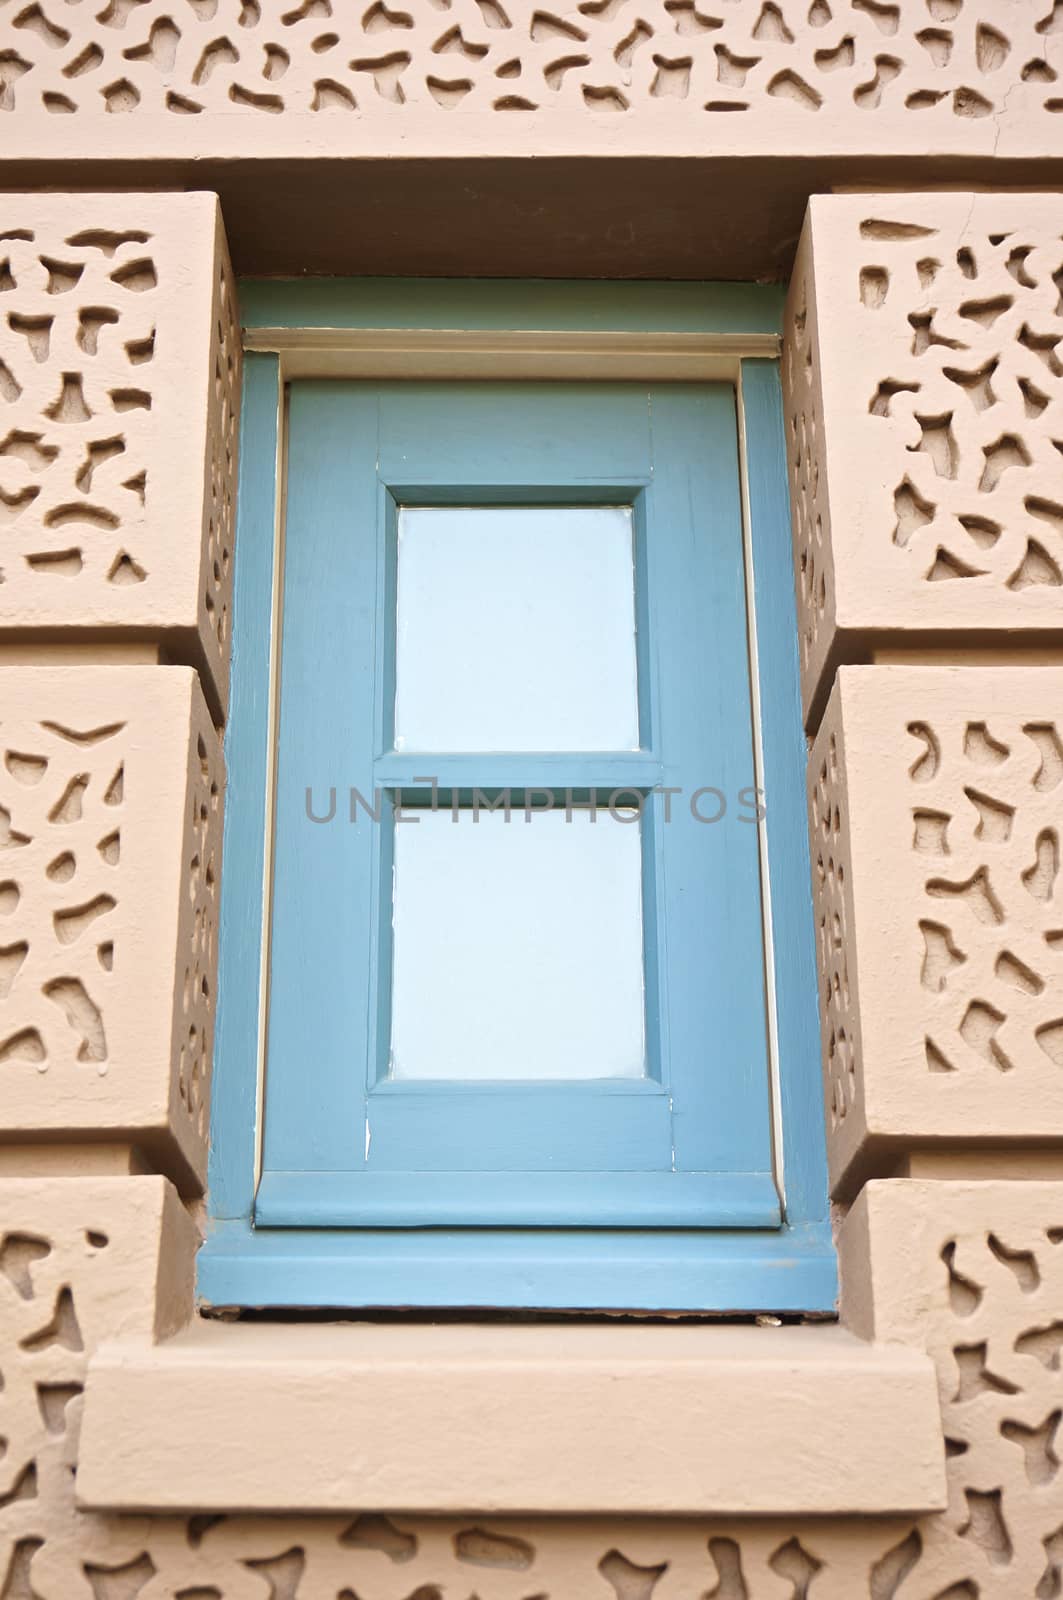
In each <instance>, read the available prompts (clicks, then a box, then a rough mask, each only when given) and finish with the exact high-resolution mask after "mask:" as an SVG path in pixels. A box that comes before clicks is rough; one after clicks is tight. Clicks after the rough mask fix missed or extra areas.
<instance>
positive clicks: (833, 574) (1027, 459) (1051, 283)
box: [785, 194, 1063, 711]
mask: <svg viewBox="0 0 1063 1600" xmlns="http://www.w3.org/2000/svg"><path fill="white" fill-rule="evenodd" d="M1061 284H1063V196H1060V195H1046V194H978V195H972V194H874V195H821V196H815V197H814V198H813V199H812V201H811V202H810V205H809V212H808V218H807V221H806V224H805V230H804V234H803V237H802V241H801V246H800V249H799V253H798V261H797V266H796V269H795V273H794V278H793V282H792V285H791V290H790V298H789V302H788V307H787V319H786V327H787V338H786V360H785V380H786V407H787V434H788V440H789V450H790V469H791V490H792V495H793V509H794V537H795V542H796V555H797V562H798V600H799V612H800V629H801V655H802V672H803V678H804V696H805V704H806V709H808V710H809V711H811V710H812V709H813V707H814V705H815V703H816V701H817V698H818V696H819V695H820V694H822V693H825V690H826V685H827V683H828V682H829V670H830V667H831V666H832V664H833V663H835V662H836V661H839V660H846V659H848V660H854V659H860V658H861V657H863V658H864V659H867V653H868V651H869V650H870V649H873V648H875V646H876V645H883V644H892V645H896V644H903V643H915V644H925V643H926V642H927V641H928V640H930V639H933V640H934V641H936V642H938V643H940V642H942V640H947V639H948V638H949V637H950V636H951V637H953V638H955V639H957V640H962V641H965V642H969V641H970V640H971V639H972V638H977V639H979V640H981V641H982V642H983V643H985V642H989V643H993V642H1000V641H1002V640H1004V639H1008V638H1013V637H1014V635H1015V634H1016V633H1017V632H1020V633H1022V634H1024V635H1025V637H1026V638H1027V639H1028V640H1030V641H1032V642H1036V641H1037V640H1039V639H1048V638H1049V637H1051V636H1056V637H1058V631H1059V627H1060V618H1061V616H1063V358H1061V356H1060V353H1059V348H1060V341H1061V340H1063V294H1061V288H1060V285H1061Z"/></svg>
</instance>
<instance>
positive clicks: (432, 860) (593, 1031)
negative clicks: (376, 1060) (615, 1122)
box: [390, 807, 646, 1081]
mask: <svg viewBox="0 0 1063 1600" xmlns="http://www.w3.org/2000/svg"><path fill="white" fill-rule="evenodd" d="M402 815H403V817H404V818H407V819H412V818H413V817H416V819H417V820H416V821H413V820H406V821H397V822H396V827H395V879H394V895H395V903H394V954H393V971H392V1018H391V1058H390V1075H391V1077H392V1078H398V1079H412V1078H459V1079H472V1080H476V1081H483V1080H485V1079H492V1078H503V1079H514V1078H520V1079H538V1080H547V1079H549V1080H557V1079H564V1078H569V1079H572V1078H584V1079H585V1078H637V1077H641V1076H643V1074H644V1073H645V1070H646V1047H645V1023H644V1013H645V1005H644V994H643V989H644V984H643V946H642V846H641V839H640V833H641V825H640V823H639V820H638V817H637V814H636V813H634V812H617V813H616V814H615V815H614V814H613V813H611V812H609V811H607V810H602V809H599V810H596V811H593V810H590V809H588V808H580V807H577V808H574V809H573V810H572V811H571V814H570V815H566V813H565V811H564V810H563V809H559V810H556V811H538V812H533V813H532V814H531V818H530V820H526V819H525V815H524V813H523V811H522V810H521V809H520V808H519V807H517V808H515V809H514V810H513V812H512V815H511V817H510V818H509V820H507V818H506V816H505V814H504V813H503V812H502V811H494V812H489V811H486V810H480V811H479V813H478V815H475V816H474V813H473V811H472V810H471V809H463V810H461V811H459V812H458V813H457V818H458V820H457V821H455V820H454V818H453V816H452V814H451V812H450V811H449V810H446V809H443V810H439V811H434V812H433V811H429V810H423V811H417V812H411V811H409V810H407V811H404V812H403V813H402ZM621 817H622V818H623V819H624V820H618V818H621Z"/></svg>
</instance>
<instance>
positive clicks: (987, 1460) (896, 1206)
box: [840, 1181, 1063, 1600]
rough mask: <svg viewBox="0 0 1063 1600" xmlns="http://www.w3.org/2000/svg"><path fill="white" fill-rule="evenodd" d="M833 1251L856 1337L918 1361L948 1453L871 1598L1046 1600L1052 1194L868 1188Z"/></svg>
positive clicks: (1056, 1334)
mask: <svg viewBox="0 0 1063 1600" xmlns="http://www.w3.org/2000/svg"><path fill="white" fill-rule="evenodd" d="M840 1251H841V1266H842V1281H843V1284H846V1285H847V1288H846V1289H845V1295H846V1303H847V1306H848V1312H847V1315H848V1317H849V1319H850V1321H851V1322H852V1323H853V1324H854V1326H855V1327H856V1329H857V1331H858V1332H860V1333H861V1334H863V1335H865V1336H866V1337H869V1338H870V1337H874V1338H876V1339H881V1340H885V1341H901V1342H903V1343H905V1344H915V1345H918V1346H919V1348H920V1349H925V1350H926V1351H927V1352H928V1354H929V1355H930V1356H931V1357H932V1359H933V1361H934V1363H935V1365H936V1367H937V1370H938V1383H939V1390H940V1395H941V1415H942V1422H943V1425H944V1430H945V1440H946V1448H947V1450H948V1456H949V1460H948V1479H949V1507H948V1510H947V1511H946V1512H945V1513H944V1515H942V1516H938V1517H927V1518H924V1520H923V1521H922V1522H921V1523H920V1524H919V1525H918V1527H917V1528H913V1529H912V1530H911V1532H910V1534H909V1536H908V1538H907V1540H906V1541H905V1542H904V1544H903V1545H902V1546H901V1547H900V1552H899V1553H900V1554H901V1555H903V1557H904V1560H903V1562H900V1563H898V1565H900V1566H903V1567H904V1570H905V1571H913V1569H914V1572H913V1579H912V1583H911V1584H910V1585H909V1584H906V1585H905V1586H904V1587H903V1588H900V1589H899V1590H896V1589H892V1588H889V1587H885V1588H883V1589H881V1590H880V1591H879V1592H880V1593H881V1594H883V1595H886V1596H889V1597H890V1600H892V1596H893V1595H894V1594H898V1593H899V1595H904V1594H911V1595H912V1596H913V1597H918V1600H924V1597H930V1596H933V1597H934V1600H944V1597H945V1596H949V1597H953V1596H955V1600H968V1597H971V1600H973V1597H979V1600H1018V1597H1019V1596H1020V1595H1021V1596H1027V1595H1029V1596H1030V1597H1031V1600H1048V1597H1051V1596H1053V1595H1058V1594H1060V1592H1061V1591H1063V1471H1061V1468H1060V1458H1059V1447H1060V1442H1061V1441H1060V1420H1061V1406H1060V1399H1061V1385H1060V1370H1061V1367H1060V1361H1061V1354H1063V1183H1039V1182H1016V1183H979V1182H977V1181H969V1182H962V1183H953V1182H948V1183H942V1182H930V1183H921V1182H905V1181H890V1182H872V1183H869V1184H868V1185H867V1186H866V1187H865V1188H864V1190H863V1191H862V1193H861V1194H860V1197H859V1199H858V1200H857V1201H856V1203H855V1205H854V1206H853V1209H852V1211H851V1213H850V1215H849V1216H848V1218H847V1219H846V1222H845V1224H844V1226H843V1228H842V1233H841V1239H840ZM855 1592H856V1591H854V1593H855ZM874 1592H875V1591H874V1590H872V1593H874Z"/></svg>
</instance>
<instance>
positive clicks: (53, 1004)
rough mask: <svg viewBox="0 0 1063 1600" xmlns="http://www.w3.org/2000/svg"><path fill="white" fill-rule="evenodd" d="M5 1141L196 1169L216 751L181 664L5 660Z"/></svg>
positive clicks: (0, 847)
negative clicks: (100, 1142) (102, 1145)
mask: <svg viewBox="0 0 1063 1600" xmlns="http://www.w3.org/2000/svg"><path fill="white" fill-rule="evenodd" d="M0 706H2V707H3V708H4V716H3V719H2V721H0V763H2V765H0V1072H2V1075H3V1085H4V1088H3V1098H2V1100H0V1140H11V1139H24V1138H26V1137H27V1136H30V1135H32V1136H35V1137H40V1138H50V1139H62V1138H67V1139H71V1138H78V1137H87V1136H94V1137H100V1136H103V1135H110V1136H111V1137H112V1138H115V1139H117V1138H128V1139H129V1140H131V1141H133V1142H135V1143H138V1144H143V1145H145V1146H148V1147H150V1149H151V1150H152V1153H153V1155H154V1156H155V1157H156V1158H157V1159H161V1160H163V1161H165V1163H166V1165H167V1168H168V1170H170V1171H172V1172H173V1174H174V1176H175V1177H176V1178H177V1179H178V1181H179V1182H180V1183H181V1184H182V1185H184V1186H187V1187H189V1188H191V1189H195V1188H196V1187H198V1185H199V1184H200V1183H201V1181H202V1178H203V1175H204V1171H205V1162H206V1143H207V1111H208V1095H209V1083H210V1062H211V1044H212V1035H213V1020H214V985H215V972H216V966H217V919H218V871H219V862H220V855H221V817H222V781H223V780H222V755H221V747H220V743H219V740H218V736H217V734H216V733H215V731H214V728H213V725H212V723H211V720H210V717H209V716H208V714H207V710H206V706H205V705H204V702H203V697H202V695H201V693H200V690H199V684H198V681H197V679H196V676H195V674H194V673H193V672H192V671H191V669H190V668H187V667H134V666H128V667H76V668H75V667H9V668H5V669H3V670H2V671H0Z"/></svg>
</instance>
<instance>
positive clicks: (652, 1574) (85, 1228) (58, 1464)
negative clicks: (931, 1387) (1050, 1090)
mask: <svg viewBox="0 0 1063 1600" xmlns="http://www.w3.org/2000/svg"><path fill="white" fill-rule="evenodd" d="M157 1182H158V1180H155V1179H116V1180H109V1181H107V1182H103V1183H100V1182H95V1183H94V1182H93V1181H92V1180H85V1181H81V1180H69V1179H67V1180H58V1182H54V1181H53V1182H52V1183H51V1184H39V1183H38V1184H33V1185H30V1184H21V1183H16V1182H7V1183H0V1330H2V1333H0V1371H2V1373H3V1378H4V1387H3V1390H2V1391H0V1433H2V1434H3V1436H4V1438H5V1440H6V1444H7V1449H6V1453H5V1455H4V1456H3V1458H2V1460H0V1594H2V1595H3V1596H4V1600H349V1597H353V1596H357V1600H593V1597H594V1596H600V1597H601V1600H692V1597H699V1600H700V1597H705V1600H860V1597H867V1600H1025V1597H1027V1596H1028V1597H1029V1600H1050V1597H1051V1596H1052V1595H1053V1594H1057V1593H1058V1592H1059V1591H1058V1583H1059V1576H1060V1563H1061V1559H1063V1545H1061V1535H1060V1531H1059V1530H1060V1528H1061V1527H1063V1473H1061V1472H1060V1461H1059V1456H1058V1453H1057V1445H1058V1443H1059V1439H1058V1433H1057V1430H1058V1428H1059V1422H1060V1381H1059V1371H1060V1367H1059V1361H1060V1349H1061V1346H1063V1323H1061V1322H1060V1308H1061V1306H1063V1188H1061V1187H1060V1186H1059V1185H1040V1184H1038V1185H1018V1184H1013V1185H1006V1184H1004V1185H994V1184H984V1185H973V1186H959V1185H956V1186H953V1185H939V1186H937V1187H938V1191H939V1192H940V1202H941V1203H940V1205H939V1206H938V1207H936V1208H935V1207H932V1206H931V1204H930V1197H929V1196H928V1195H927V1194H926V1193H925V1192H919V1193H916V1194H913V1193H912V1191H916V1190H918V1191H922V1190H923V1186H918V1185H907V1184H898V1185H890V1186H885V1185H880V1186H878V1187H879V1189H880V1190H881V1189H884V1188H887V1187H888V1188H889V1190H890V1191H891V1193H890V1194H888V1195H887V1196H886V1197H885V1201H886V1205H887V1210H886V1213H885V1228H886V1231H887V1233H889V1234H892V1236H893V1238H894V1239H896V1238H897V1237H898V1235H899V1234H903V1236H904V1237H905V1238H912V1237H915V1238H917V1239H918V1242H919V1253H918V1256H917V1258H916V1260H917V1262H918V1266H917V1269H916V1270H915V1271H914V1273H913V1258H912V1256H911V1255H910V1254H907V1255H905V1257H904V1262H903V1264H902V1265H903V1270H904V1272H905V1275H906V1276H905V1282H904V1284H903V1286H902V1285H900V1284H892V1283H887V1285H886V1286H887V1287H889V1288H891V1289H892V1290H895V1293H896V1295H897V1297H900V1296H901V1295H902V1294H905V1295H911V1294H914V1295H915V1297H916V1298H917V1299H918V1300H919V1303H920V1307H921V1309H920V1321H919V1325H918V1329H917V1330H916V1333H917V1336H918V1337H919V1338H920V1339H922V1338H925V1339H926V1341H927V1343H928V1347H929V1349H930V1351H931V1354H932V1355H933V1357H934V1359H935V1361H936V1363H937V1366H938V1371H939V1375H940V1380H941V1396H942V1406H943V1415H944V1421H945V1432H946V1434H947V1436H948V1438H949V1440H950V1444H949V1462H948V1472H949V1480H950V1505H949V1510H948V1511H947V1512H946V1513H944V1514H942V1515H941V1516H938V1517H929V1518H924V1519H922V1520H921V1521H919V1522H918V1523H916V1524H912V1523H911V1522H907V1523H905V1522H901V1521H897V1522H892V1523H891V1522H888V1521H887V1522H881V1521H879V1520H877V1519H870V1520H866V1519H852V1520H851V1521H848V1522H842V1521H835V1522H831V1521H830V1520H817V1521H812V1522H807V1523H800V1524H796V1525H786V1524H780V1523H777V1522H762V1521H760V1520H756V1521H753V1522H744V1523H732V1524H713V1523H711V1522H710V1521H708V1520H705V1521H698V1520H686V1521H682V1522H674V1523H670V1522H668V1521H667V1520H665V1519H647V1520H646V1521H645V1522H644V1523H639V1522H635V1521H631V1520H626V1521H619V1520H617V1521H609V1520H607V1519H594V1520H591V1519H582V1518H581V1519H575V1520H571V1521H570V1520H565V1519H562V1520H555V1521H551V1520H549V1519H527V1518H514V1519H507V1520H505V1521H497V1522H496V1521H487V1522H484V1521H480V1520H477V1519H474V1518H469V1519H452V1518H451V1519H448V1518H429V1519H424V1518H416V1517H394V1518H391V1517H384V1516H381V1515H378V1514H375V1513H373V1512H372V1511H362V1512H355V1511H352V1512H351V1513H350V1514H349V1515H347V1516H338V1517H263V1516H258V1517H255V1516H225V1515H220V1516H210V1517H206V1516H204V1517H192V1518H180V1517H165V1518H152V1519H149V1518H147V1517H143V1516H111V1515H100V1514H95V1513H89V1512H85V1511H80V1510H78V1509H77V1507H76V1506H75V1504H74V1497H73V1477H72V1472H71V1468H72V1467H73V1465H74V1464H75V1463H76V1459H77V1443H78V1430H79V1424H80V1409H81V1393H82V1389H83V1385H84V1381H85V1369H86V1362H87V1359H88V1356H89V1355H90V1354H91V1352H92V1350H93V1349H94V1347H95V1346H96V1344H97V1343H98V1342H99V1340H101V1339H103V1338H105V1337H109V1336H110V1337H113V1336H114V1335H115V1334H116V1333H118V1332H120V1331H122V1330H123V1329H124V1330H125V1331H127V1332H130V1331H136V1330H137V1329H138V1328H139V1329H141V1330H143V1336H144V1337H148V1331H149V1330H150V1326H151V1320H152V1296H153V1293H154V1283H155V1261H154V1258H152V1257H151V1255H150V1250H147V1249H146V1242H150V1241H151V1240H152V1239H153V1238H154V1234H153V1231H152V1230H153V1229H157V1227H158V1220H157V1212H153V1213H151V1214H150V1215H149V1208H148V1207H147V1205H146V1204H145V1201H144V1196H143V1190H144V1188H145V1186H154V1185H155V1184H157ZM894 1194H896V1195H897V1197H898V1200H899V1202H900V1205H899V1209H898V1210H897V1212H896V1215H894V1214H893V1212H891V1211H890V1210H889V1206H890V1205H891V1204H892V1203H893V1202H892V1196H893V1195H894ZM68 1195H69V1197H70V1198H69V1199H68V1198H67V1196H68ZM935 1210H936V1212H937V1214H934V1212H935ZM877 1248H878V1246H877V1245H876V1249H877ZM873 1264H874V1262H873ZM894 1266H896V1262H894V1263H893V1264H891V1265H890V1266H889V1268H888V1271H887V1279H888V1278H889V1273H890V1272H892V1271H893V1269H894ZM765 1336H766V1337H770V1330H765ZM907 1336H908V1337H909V1338H910V1337H912V1336H913V1331H912V1329H910V1328H909V1329H908V1330H907ZM1054 1584H1055V1585H1057V1587H1056V1588H1053V1585H1054Z"/></svg>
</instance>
